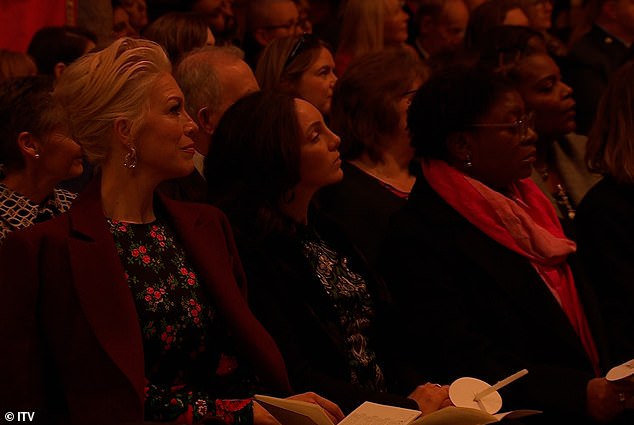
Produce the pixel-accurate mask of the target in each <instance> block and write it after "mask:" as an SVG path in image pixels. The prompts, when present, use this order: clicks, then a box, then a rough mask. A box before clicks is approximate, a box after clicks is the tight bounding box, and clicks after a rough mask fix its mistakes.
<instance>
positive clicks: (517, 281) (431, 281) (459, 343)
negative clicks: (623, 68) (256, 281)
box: [381, 68, 634, 424]
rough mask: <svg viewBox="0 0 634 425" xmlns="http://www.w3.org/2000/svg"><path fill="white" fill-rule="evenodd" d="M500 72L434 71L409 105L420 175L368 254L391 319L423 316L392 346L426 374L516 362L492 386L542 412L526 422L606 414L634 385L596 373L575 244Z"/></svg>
mask: <svg viewBox="0 0 634 425" xmlns="http://www.w3.org/2000/svg"><path fill="white" fill-rule="evenodd" d="M499 78H500V77H497V76H494V75H490V74H488V73H486V72H483V71H482V70H473V69H465V68H457V69H451V70H447V71H445V72H442V73H439V74H437V75H436V76H432V78H431V79H430V80H428V81H427V83H426V84H425V85H424V86H423V87H422V88H421V90H420V91H419V92H418V93H417V95H416V96H415V97H414V100H413V102H412V105H411V106H410V109H409V113H408V124H409V128H410V131H411V134H412V143H413V146H414V148H415V149H416V154H417V155H418V156H420V157H421V158H422V163H421V165H422V169H421V175H420V177H419V178H418V179H417V180H416V183H415V184H414V188H413V190H412V193H411V194H410V199H409V201H408V205H407V206H406V207H405V208H404V209H403V210H402V211H400V212H399V213H397V214H396V215H395V216H393V217H392V223H393V226H392V228H391V231H390V233H389V236H388V238H387V240H386V243H385V247H386V249H385V250H384V252H383V258H382V259H381V260H382V264H383V267H382V270H383V271H384V273H385V276H386V277H387V280H388V284H389V289H390V290H391V292H392V293H393V295H394V298H395V304H396V306H397V307H398V311H399V312H400V313H402V316H403V319H402V320H403V321H404V322H405V323H418V324H422V323H425V324H427V325H425V326H417V327H414V328H413V329H407V332H404V331H401V330H400V329H396V330H395V332H398V331H401V344H400V345H401V346H402V345H404V344H405V343H412V341H413V343H412V345H411V346H410V347H409V351H408V353H410V354H411V357H412V358H413V360H417V361H418V362H419V363H418V365H419V366H420V367H425V365H429V364H433V365H434V366H435V367H434V368H433V369H431V372H432V373H435V374H434V375H433V379H437V380H446V381H452V380H453V379H456V378H458V377H461V376H477V377H481V378H483V379H485V380H486V381H489V382H496V381H498V380H500V379H502V378H504V377H506V376H508V375H511V374H512V373H514V372H516V371H518V370H520V369H523V368H526V369H528V371H529V373H528V375H527V376H526V377H524V378H522V379H521V380H519V381H517V382H514V383H513V384H511V385H510V386H508V387H507V388H506V389H504V390H502V392H503V396H504V406H505V408H506V409H514V408H522V407H523V408H535V409H539V410H542V411H543V414H541V415H538V416H536V417H534V418H531V419H530V421H531V422H530V423H539V424H559V423H576V424H587V423H599V422H608V421H611V420H614V419H615V418H616V417H617V416H618V415H619V414H621V413H622V412H623V410H624V404H623V402H622V401H623V400H625V399H626V398H628V397H630V396H631V395H632V394H633V393H634V387H633V386H632V384H628V385H627V386H624V387H621V386H619V385H616V384H613V383H610V382H608V381H607V380H606V379H604V378H602V377H601V376H602V374H603V373H604V371H605V370H606V369H604V367H606V365H608V364H610V363H612V362H611V361H610V359H609V358H608V357H607V355H605V354H606V353H607V352H606V351H605V350H604V345H603V339H602V337H603V335H604V334H603V332H602V327H601V322H600V319H599V317H598V314H597V311H596V310H597V306H596V301H595V300H594V299H593V297H592V292H591V291H590V288H589V287H588V285H587V284H585V283H584V281H583V280H582V279H580V278H579V275H574V274H573V268H572V266H573V254H574V252H575V244H574V243H573V242H572V241H570V240H569V239H567V238H566V236H565V235H564V233H563V230H562V228H561V225H560V223H559V221H558V219H557V215H556V214H555V211H554V208H553V207H552V205H551V203H550V202H549V200H548V199H547V198H546V196H545V195H544V194H543V193H542V192H541V190H539V188H538V187H537V186H536V185H535V184H534V183H533V182H532V180H530V179H529V178H528V177H529V176H530V174H531V170H532V164H533V162H534V161H535V155H536V149H535V141H536V135H535V132H534V131H533V121H532V117H531V115H530V113H527V111H526V110H525V104H524V101H523V100H522V97H521V96H520V94H519V93H518V92H517V90H516V89H515V88H514V87H513V86H512V85H511V84H510V83H508V82H506V81H503V80H501V79H499ZM430 344H432V345H433V346H434V347H438V348H439V349H438V350H433V351H432V350H425V349H424V348H425V347H428V346H429V345H430ZM533 421H534V422H533ZM527 422H528V420H527Z"/></svg>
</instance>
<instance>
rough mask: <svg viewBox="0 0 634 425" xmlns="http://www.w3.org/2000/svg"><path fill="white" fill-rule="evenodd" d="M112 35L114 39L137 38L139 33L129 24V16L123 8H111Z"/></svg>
mask: <svg viewBox="0 0 634 425" xmlns="http://www.w3.org/2000/svg"><path fill="white" fill-rule="evenodd" d="M112 33H113V37H114V38H115V39H117V38H122V37H135V38H136V37H139V32H138V31H137V30H136V29H135V28H134V27H133V26H132V25H131V24H130V15H129V14H128V12H126V10H125V9H124V8H123V6H114V7H113V8H112Z"/></svg>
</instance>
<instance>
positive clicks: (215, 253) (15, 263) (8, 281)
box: [0, 179, 290, 425]
mask: <svg viewBox="0 0 634 425" xmlns="http://www.w3.org/2000/svg"><path fill="white" fill-rule="evenodd" d="M99 183H100V180H99V179H96V181H95V182H94V183H93V184H91V186H89V188H88V189H87V190H86V192H84V193H83V194H82V195H81V196H80V197H79V198H78V199H77V200H76V201H75V203H74V205H73V206H72V208H71V209H70V210H69V211H68V212H67V213H66V214H62V215H60V216H58V217H56V218H55V219H53V220H51V221H48V222H46V223H43V224H40V225H37V226H34V227H31V228H29V229H26V230H24V231H19V232H15V233H13V234H11V235H9V237H8V238H7V240H6V241H5V243H4V245H3V247H2V250H1V251H0V294H2V296H1V297H0V341H1V342H0V344H1V347H2V348H0V411H2V412H6V411H12V412H18V411H29V412H30V411H35V420H36V422H37V423H73V424H91V425H94V424H115V423H125V422H141V421H142V420H143V400H144V394H143V392H144V387H145V384H146V380H145V376H144V360H143V345H142V338H141V331H140V326H139V319H138V316H137V313H136V309H135V304H134V300H133V297H132V293H131V291H130V289H129V288H128V285H127V283H126V280H125V276H124V270H123V266H122V264H121V262H120V260H119V257H118V255H117V252H116V249H115V245H114V239H113V237H112V235H111V234H110V232H109V230H108V227H107V222H106V220H105V219H104V215H103V210H102V205H101V199H100V184H99ZM156 204H157V208H159V209H161V210H162V211H164V216H165V217H166V219H167V223H168V224H169V225H170V226H171V228H172V229H173V231H174V233H175V234H176V235H177V237H178V239H179V241H180V242H181V244H182V245H183V247H184V249H185V252H186V254H187V256H188V258H189V260H190V262H191V264H192V265H193V267H194V269H195V270H196V271H197V274H198V276H199V278H200V280H201V281H202V282H204V284H205V285H206V287H207V290H208V293H209V296H210V299H211V300H212V301H213V304H214V307H215V308H217V311H218V313H219V314H221V315H222V318H223V319H224V322H225V323H226V324H227V326H228V328H229V329H228V330H229V332H230V333H231V334H233V335H234V336H235V339H236V343H237V345H238V346H237V348H238V350H239V351H240V352H241V353H243V354H244V357H245V358H246V359H247V360H248V361H250V363H251V364H252V366H253V367H254V369H255V371H256V373H257V374H258V376H259V378H260V380H261V382H262V383H263V384H264V385H265V386H267V387H268V388H270V389H271V391H273V392H276V393H279V394H284V393H288V392H290V384H289V382H288V378H287V374H286V368H285V366H284V361H283V359H282V357H281V355H280V352H279V350H278V348H277V346H276V344H275V342H274V341H273V339H272V338H271V337H270V336H269V334H268V333H267V332H266V330H265V329H264V328H263V327H262V325H261V324H260V323H259V322H258V321H257V320H256V319H255V317H254V316H253V315H252V313H251V311H250V310H249V308H248V306H247V302H246V286H245V281H244V273H243V270H242V266H241V263H240V259H239V257H238V254H237V251H236V248H235V245H234V241H233V236H232V233H231V229H230V227H229V224H228V221H227V219H226V217H225V216H224V215H223V214H222V213H221V212H220V211H219V210H217V209H216V208H214V207H211V206H207V205H200V204H191V203H182V202H176V201H171V200H168V199H166V198H165V199H164V198H159V201H158V202H157V203H156Z"/></svg>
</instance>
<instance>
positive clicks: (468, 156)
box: [464, 154, 473, 168]
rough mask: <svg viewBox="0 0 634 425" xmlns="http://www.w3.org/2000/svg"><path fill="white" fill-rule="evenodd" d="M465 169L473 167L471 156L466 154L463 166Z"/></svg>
mask: <svg viewBox="0 0 634 425" xmlns="http://www.w3.org/2000/svg"><path fill="white" fill-rule="evenodd" d="M464 165H465V166H466V167H467V168H471V167H473V162H471V155H469V154H467V158H466V159H465V164H464Z"/></svg>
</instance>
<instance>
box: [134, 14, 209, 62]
mask: <svg viewBox="0 0 634 425" xmlns="http://www.w3.org/2000/svg"><path fill="white" fill-rule="evenodd" d="M143 36H144V37H145V38H147V39H148V40H152V41H154V42H156V43H158V44H160V45H161V46H162V47H163V48H164V49H165V51H166V52H167V56H168V58H169V59H170V61H171V62H172V64H173V65H174V66H176V65H178V62H180V60H181V59H182V57H183V56H184V55H185V54H186V53H188V52H191V51H192V50H194V49H196V48H198V47H203V46H213V45H214V43H215V42H216V39H215V38H214V35H213V34H212V33H211V30H210V29H209V27H208V26H207V24H206V22H205V20H204V18H202V17H201V16H199V15H197V14H195V13H182V12H172V13H168V14H166V15H163V16H161V17H160V18H158V19H157V20H156V21H154V22H152V23H151V24H150V26H149V27H147V29H146V30H145V32H144V33H143Z"/></svg>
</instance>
